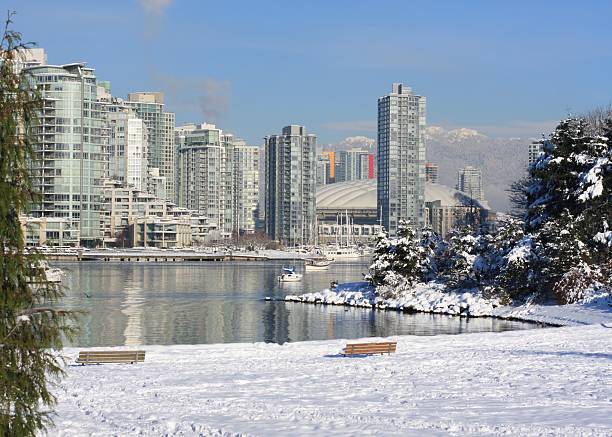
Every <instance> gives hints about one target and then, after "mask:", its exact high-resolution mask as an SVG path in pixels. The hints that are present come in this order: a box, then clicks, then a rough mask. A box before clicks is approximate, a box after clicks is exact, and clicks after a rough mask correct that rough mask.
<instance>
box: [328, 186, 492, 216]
mask: <svg viewBox="0 0 612 437" xmlns="http://www.w3.org/2000/svg"><path fill="white" fill-rule="evenodd" d="M438 200H439V201H440V203H441V205H442V206H459V205H465V206H468V205H470V204H473V205H475V206H482V207H483V208H484V209H489V205H488V204H487V202H480V201H478V200H472V199H470V196H469V195H467V194H465V193H462V192H460V191H457V190H455V189H453V188H450V187H447V186H446V185H440V184H433V183H431V182H426V183H425V202H435V201H438ZM317 208H320V209H376V179H368V180H360V181H350V182H338V183H335V184H328V185H323V186H320V187H318V189H317Z"/></svg>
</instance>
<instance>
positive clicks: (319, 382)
mask: <svg viewBox="0 0 612 437" xmlns="http://www.w3.org/2000/svg"><path fill="white" fill-rule="evenodd" d="M372 340H374V339H366V340H365V341H372ZM389 340H397V342H398V346H397V352H396V353H395V354H391V355H385V356H370V357H355V358H345V357H342V356H341V355H339V352H340V350H341V349H342V347H343V346H344V345H345V344H346V341H344V340H332V341H319V342H300V343H288V344H284V345H282V346H281V345H277V344H264V343H255V344H218V345H198V346H192V345H189V346H145V347H143V348H142V349H144V350H146V352H147V353H146V361H145V362H144V363H142V364H136V365H129V364H126V365H99V366H76V365H72V366H69V367H67V376H66V378H65V379H64V380H63V381H62V382H61V384H60V385H59V386H58V387H57V388H56V389H55V393H56V395H57V396H58V400H59V403H58V405H57V416H56V417H55V423H56V428H54V429H51V430H50V432H49V435H54V436H83V435H94V436H107V435H121V436H129V435H156V436H157V435H168V436H178V435H186V436H190V435H204V436H213V435H214V436H233V435H242V436H247V435H262V436H264V435H275V436H277V435H278V436H296V435H299V436H310V435H317V436H318V435H372V434H376V435H382V436H385V435H389V436H391V435H402V436H438V435H465V434H469V435H521V436H532V435H555V436H609V435H610V434H611V433H612V415H610V405H611V404H610V402H611V399H612V387H611V385H610V375H611V374H612V354H611V351H612V329H610V328H606V327H603V326H601V325H592V326H583V327H566V328H547V329H532V330H521V331H506V332H503V333H479V334H461V335H450V336H447V335H442V336H434V337H418V336H401V337H391V338H389ZM122 349H125V348H122ZM65 352H66V353H67V354H68V355H69V356H70V359H71V360H74V358H75V357H76V356H77V353H78V350H76V349H67V350H66V351H65Z"/></svg>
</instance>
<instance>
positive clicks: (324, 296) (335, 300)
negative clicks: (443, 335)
mask: <svg viewBox="0 0 612 437" xmlns="http://www.w3.org/2000/svg"><path fill="white" fill-rule="evenodd" d="M384 291H385V290H384V287H379V292H381V293H382V294H384ZM395 294H396V295H397V296H398V297H396V298H390V299H381V298H376V297H375V295H374V289H373V288H372V287H371V286H370V285H369V284H368V283H367V282H354V283H350V284H341V285H340V286H338V287H337V288H336V289H335V290H328V289H326V290H323V291H321V292H317V293H306V294H303V295H299V296H296V295H290V296H286V297H285V300H287V301H290V302H305V303H321V304H329V305H349V306H357V307H366V308H370V307H372V306H376V307H377V308H380V309H394V310H402V311H420V312H428V313H436V314H449V315H460V316H471V317H483V316H492V317H499V318H511V319H521V320H525V321H533V322H542V323H549V324H552V325H564V326H566V325H567V326H578V325H587V324H595V323H609V324H610V325H611V326H612V296H611V295H610V294H609V293H605V292H601V293H600V294H599V295H596V296H593V297H591V300H589V301H588V302H583V303H580V304H573V305H534V304H525V305H521V306H503V305H501V303H500V302H499V301H498V300H497V299H487V298H484V297H483V296H482V295H481V293H479V292H478V291H476V290H474V289H468V290H461V291H457V292H452V291H451V292H449V291H448V290H446V287H445V285H444V284H441V283H437V282H429V283H421V284H416V285H415V286H413V287H411V288H410V289H407V290H401V291H400V292H399V293H395Z"/></svg>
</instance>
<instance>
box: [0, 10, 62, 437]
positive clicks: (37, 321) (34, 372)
mask: <svg viewBox="0 0 612 437" xmlns="http://www.w3.org/2000/svg"><path fill="white" fill-rule="evenodd" d="M11 18H12V14H9V16H8V18H7V20H6V25H5V28H4V32H3V34H2V40H1V41H0V369H1V370H0V435H3V436H28V435H35V434H36V433H37V432H38V431H39V430H40V429H43V428H45V427H46V426H48V425H49V424H50V423H51V420H50V417H49V415H50V411H49V409H50V407H52V406H53V404H54V401H55V399H54V397H53V395H52V394H51V393H50V392H49V390H48V384H49V380H48V379H49V378H54V377H57V376H59V375H61V373H62V369H61V361H60V359H59V358H58V355H57V349H59V348H61V346H62V336H63V335H70V334H71V333H72V329H71V328H70V327H69V324H70V323H71V314H69V313H67V312H65V311H61V310H58V309H54V308H53V303H54V302H55V301H56V300H57V299H58V298H60V297H61V295H62V292H61V290H60V289H59V287H57V286H56V285H54V284H51V283H49V282H47V280H46V276H45V272H44V269H43V268H41V266H42V264H41V263H42V259H41V258H40V257H39V256H36V255H32V254H27V253H26V252H25V250H24V238H23V232H22V228H21V224H20V220H19V215H20V214H23V213H25V212H27V210H28V207H29V205H30V204H31V202H32V201H33V200H34V198H35V194H34V193H33V191H32V186H31V183H30V179H29V174H28V162H29V161H30V160H31V159H33V158H34V156H33V152H32V147H31V143H30V134H31V131H32V127H33V126H34V124H35V123H36V117H37V113H38V111H39V110H40V107H41V99H40V98H39V96H38V94H37V93H36V90H34V89H31V88H30V86H29V85H28V81H27V80H25V77H24V74H22V73H18V71H17V68H16V65H17V61H18V60H19V57H20V56H22V55H23V53H24V49H25V48H27V45H26V44H22V42H21V35H20V34H19V33H18V32H15V31H13V30H11V24H12V21H11ZM33 283H35V284H36V285H33Z"/></svg>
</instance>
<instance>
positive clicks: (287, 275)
mask: <svg viewBox="0 0 612 437" xmlns="http://www.w3.org/2000/svg"><path fill="white" fill-rule="evenodd" d="M301 280H302V275H301V274H300V273H295V269H294V268H293V267H283V273H282V274H281V275H280V276H279V277H278V282H300V281H301Z"/></svg>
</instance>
